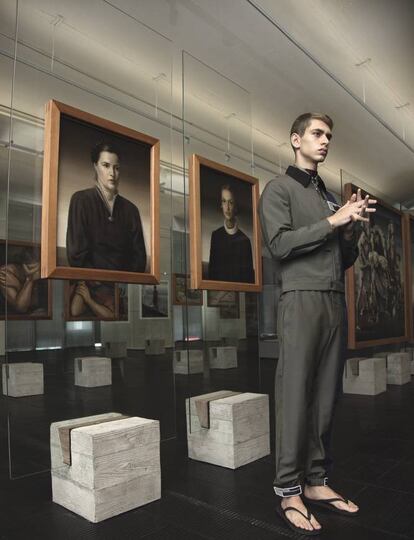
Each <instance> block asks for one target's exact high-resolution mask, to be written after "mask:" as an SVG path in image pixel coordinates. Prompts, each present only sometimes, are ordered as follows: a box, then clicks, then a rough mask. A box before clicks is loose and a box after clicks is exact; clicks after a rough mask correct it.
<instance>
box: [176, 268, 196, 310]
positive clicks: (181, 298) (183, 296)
mask: <svg viewBox="0 0 414 540" xmlns="http://www.w3.org/2000/svg"><path fill="white" fill-rule="evenodd" d="M172 303H173V305H174V306H202V305H203V291H201V290H199V289H198V290H197V289H191V283H190V276H189V275H188V274H173V281H172Z"/></svg>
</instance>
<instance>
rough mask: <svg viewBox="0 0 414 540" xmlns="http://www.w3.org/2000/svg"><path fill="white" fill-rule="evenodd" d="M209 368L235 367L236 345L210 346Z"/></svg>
mask: <svg viewBox="0 0 414 540" xmlns="http://www.w3.org/2000/svg"><path fill="white" fill-rule="evenodd" d="M208 358H209V366H210V368H211V369H231V368H236V367H237V348H236V347H210V348H209V350H208Z"/></svg>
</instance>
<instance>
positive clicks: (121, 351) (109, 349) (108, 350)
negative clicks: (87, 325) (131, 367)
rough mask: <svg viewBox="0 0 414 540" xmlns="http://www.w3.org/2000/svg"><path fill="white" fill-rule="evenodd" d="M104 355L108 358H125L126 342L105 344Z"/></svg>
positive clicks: (108, 342)
mask: <svg viewBox="0 0 414 540" xmlns="http://www.w3.org/2000/svg"><path fill="white" fill-rule="evenodd" d="M105 354H106V355H107V356H109V358H125V357H126V356H127V342H126V341H107V342H106V343H105Z"/></svg>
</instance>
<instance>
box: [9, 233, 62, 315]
mask: <svg viewBox="0 0 414 540" xmlns="http://www.w3.org/2000/svg"><path fill="white" fill-rule="evenodd" d="M40 249H41V248H40V244H37V243H34V242H23V241H19V240H13V241H9V240H4V239H0V253H1V260H0V272H2V273H3V272H5V271H6V273H5V274H4V278H5V286H6V287H7V286H8V285H10V286H11V285H12V282H11V279H14V278H15V279H16V285H17V284H18V282H20V284H21V285H22V289H23V287H24V286H25V281H26V278H25V273H27V272H29V273H30V266H32V267H33V262H32V263H23V259H24V258H25V253H26V252H25V250H27V254H26V258H27V257H29V258H32V257H33V255H30V253H33V250H36V252H38V256H36V255H35V261H34V263H37V264H38V271H39V272H40ZM6 250H7V260H6ZM19 253H20V255H19ZM3 254H4V257H3ZM7 267H12V268H11V270H12V273H11V275H10V276H9V277H7ZM25 268H26V270H25ZM33 282H34V285H33V289H32V292H31V299H33V300H34V301H35V302H36V303H37V302H39V304H40V307H38V308H36V309H35V310H32V313H33V314H30V313H28V311H26V312H25V311H24V307H22V306H20V307H17V306H16V307H15V308H14V307H13V306H10V303H11V301H8V300H7V297H6V294H5V287H3V286H1V285H0V294H1V308H0V320H2V321H4V320H10V321H36V320H49V319H52V316H53V314H52V306H53V291H52V282H51V281H50V280H46V279H34V280H33ZM12 289H14V291H13V292H15V291H16V288H15V287H12ZM22 289H21V290H22ZM35 295H36V296H37V297H38V298H37V299H35V298H34V296H35ZM42 296H46V298H45V299H44V298H41V297H42ZM16 299H17V297H16ZM3 307H4V309H3ZM27 309H29V308H27ZM19 310H20V312H17V311H19Z"/></svg>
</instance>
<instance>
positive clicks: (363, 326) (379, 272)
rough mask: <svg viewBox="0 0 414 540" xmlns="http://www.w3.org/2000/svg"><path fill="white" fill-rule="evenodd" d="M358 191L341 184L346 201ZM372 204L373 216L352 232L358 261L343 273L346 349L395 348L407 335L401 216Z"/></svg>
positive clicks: (405, 258)
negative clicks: (375, 346) (393, 345)
mask: <svg viewBox="0 0 414 540" xmlns="http://www.w3.org/2000/svg"><path fill="white" fill-rule="evenodd" d="M357 189H358V186H355V185H354V184H345V186H344V198H345V200H348V199H349V198H350V197H351V195H352V194H353V193H356V191H357ZM361 191H362V196H365V195H366V193H365V191H364V190H361ZM377 201H378V202H377V205H376V209H377V210H376V212H375V214H372V215H370V218H369V222H367V223H363V224H362V225H361V226H360V227H358V229H357V230H358V248H359V256H358V258H357V260H356V261H355V264H354V266H353V267H351V268H349V269H348V270H347V271H346V277H347V305H348V347H349V348H350V349H359V348H363V347H370V346H374V345H385V344H388V343H399V342H402V341H406V340H407V335H408V321H407V301H408V298H407V287H406V275H405V265H406V263H407V255H406V247H405V242H404V236H403V230H404V225H403V213H402V212H400V211H399V210H397V209H395V208H393V207H392V206H390V205H388V204H387V203H385V202H384V201H381V200H380V199H378V198H377Z"/></svg>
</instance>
